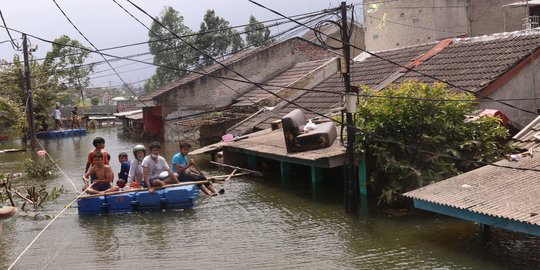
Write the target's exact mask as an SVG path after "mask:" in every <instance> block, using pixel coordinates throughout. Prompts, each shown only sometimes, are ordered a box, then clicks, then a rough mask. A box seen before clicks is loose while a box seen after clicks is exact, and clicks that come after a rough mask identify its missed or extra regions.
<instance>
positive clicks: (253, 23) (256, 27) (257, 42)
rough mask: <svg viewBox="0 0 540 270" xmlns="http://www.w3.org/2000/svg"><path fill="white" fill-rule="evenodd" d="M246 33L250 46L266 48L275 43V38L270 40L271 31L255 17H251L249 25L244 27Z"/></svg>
mask: <svg viewBox="0 0 540 270" xmlns="http://www.w3.org/2000/svg"><path fill="white" fill-rule="evenodd" d="M244 31H245V32H246V43H247V45H249V46H266V45H270V44H272V42H274V38H270V29H268V28H265V26H264V24H262V23H261V22H259V21H258V20H257V19H255V16H253V15H251V16H249V24H248V25H246V27H244Z"/></svg>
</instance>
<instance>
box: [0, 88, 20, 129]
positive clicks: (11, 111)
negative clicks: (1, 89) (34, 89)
mask: <svg viewBox="0 0 540 270" xmlns="http://www.w3.org/2000/svg"><path fill="white" fill-rule="evenodd" d="M23 126H24V112H23V110H22V108H21V106H20V104H17V103H16V102H14V101H13V100H10V99H8V98H5V97H0V133H13V134H17V133H18V132H20V131H21V130H22V127H23Z"/></svg>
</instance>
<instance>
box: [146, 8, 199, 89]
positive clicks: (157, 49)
mask: <svg viewBox="0 0 540 270" xmlns="http://www.w3.org/2000/svg"><path fill="white" fill-rule="evenodd" d="M156 19H157V20H158V21H159V22H160V23H162V24H163V25H164V26H165V27H166V28H167V29H170V30H172V31H173V32H174V33H176V34H177V35H179V36H182V35H188V34H192V31H191V29H189V27H187V26H185V25H184V17H182V16H181V15H180V13H179V12H178V11H176V10H175V9H174V8H172V7H165V8H164V10H163V11H162V12H161V15H160V17H158V18H156ZM167 29H165V28H163V27H161V26H160V25H159V24H158V23H156V22H153V23H152V25H151V27H150V31H149V32H148V37H149V43H148V46H149V48H150V53H151V54H152V55H154V60H153V63H154V64H156V65H160V66H158V67H157V68H156V73H155V74H154V75H153V76H152V77H151V78H150V79H149V80H148V81H146V83H145V85H144V89H145V90H146V91H151V90H154V89H155V88H159V87H161V86H163V85H165V84H167V83H169V82H172V81H174V80H176V79H178V78H179V77H182V76H184V75H186V74H187V72H185V71H184V70H187V69H190V68H191V67H192V66H193V63H194V53H193V49H191V48H190V47H189V46H188V45H186V44H185V43H184V42H182V41H181V40H180V39H178V38H176V37H175V36H174V35H173V34H171V33H170V32H169V31H168V30H167ZM182 39H183V40H185V41H186V42H189V43H193V38H191V37H184V38H182ZM162 66H163V67H162ZM165 66H166V67H172V69H171V68H166V67H165Z"/></svg>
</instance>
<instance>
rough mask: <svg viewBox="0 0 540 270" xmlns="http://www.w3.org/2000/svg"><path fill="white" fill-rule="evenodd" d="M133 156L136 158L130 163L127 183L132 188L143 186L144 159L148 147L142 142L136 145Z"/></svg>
mask: <svg viewBox="0 0 540 270" xmlns="http://www.w3.org/2000/svg"><path fill="white" fill-rule="evenodd" d="M133 156H134V157H135V159H133V160H132V161H131V163H130V164H129V173H128V177H127V185H128V187H130V188H138V187H142V182H143V181H144V177H143V168H142V161H143V159H144V157H145V156H146V148H145V147H144V145H142V144H138V145H135V146H134V147H133Z"/></svg>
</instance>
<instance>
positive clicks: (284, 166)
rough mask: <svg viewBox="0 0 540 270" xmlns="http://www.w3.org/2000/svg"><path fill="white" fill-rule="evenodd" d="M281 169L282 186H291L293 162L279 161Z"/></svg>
mask: <svg viewBox="0 0 540 270" xmlns="http://www.w3.org/2000/svg"><path fill="white" fill-rule="evenodd" d="M279 170H280V174H281V187H283V188H290V185H291V174H290V173H291V164H290V163H287V162H285V161H280V162H279Z"/></svg>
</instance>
